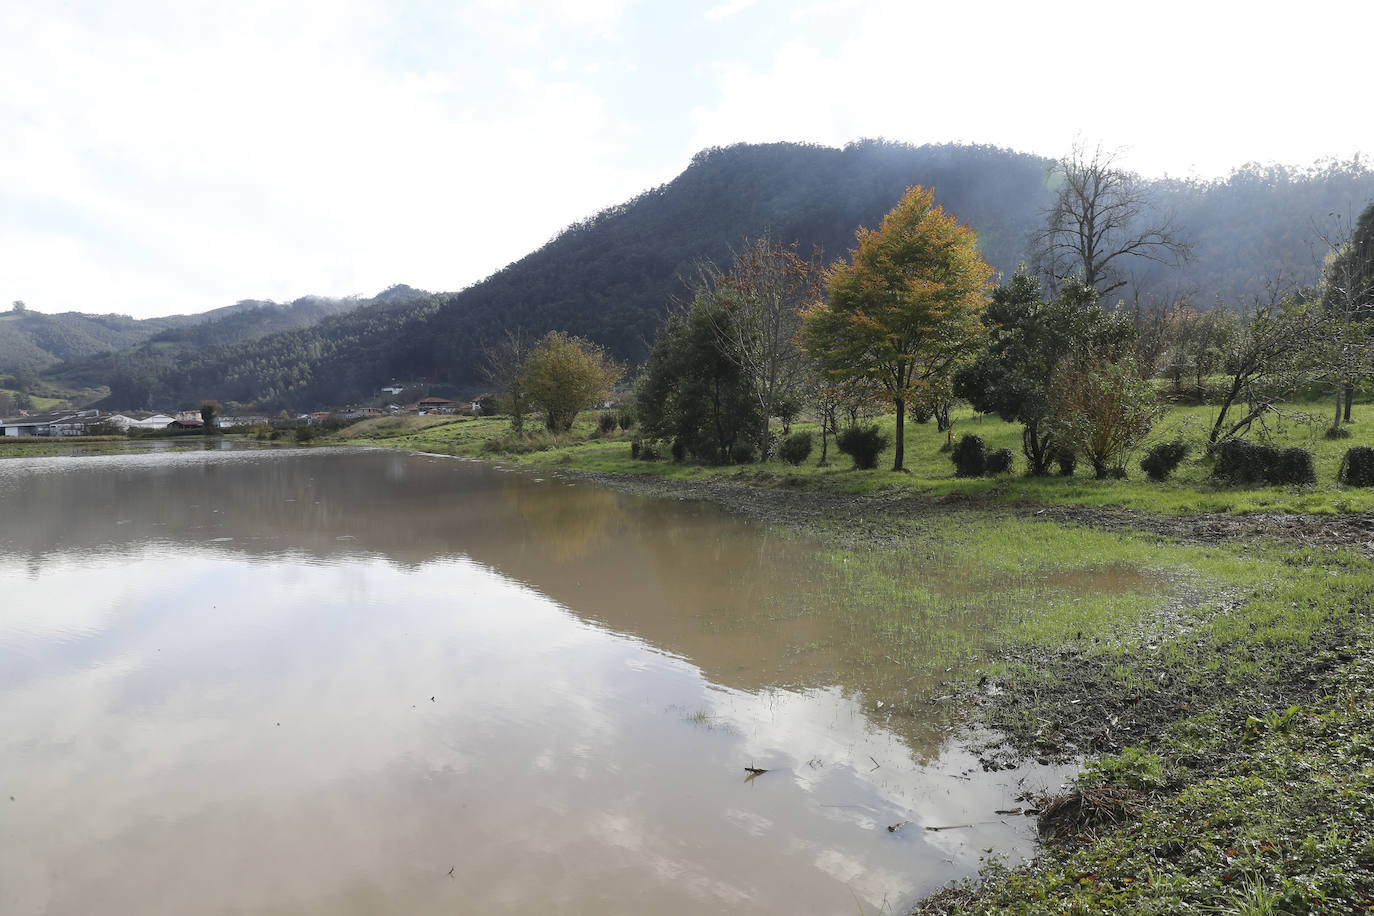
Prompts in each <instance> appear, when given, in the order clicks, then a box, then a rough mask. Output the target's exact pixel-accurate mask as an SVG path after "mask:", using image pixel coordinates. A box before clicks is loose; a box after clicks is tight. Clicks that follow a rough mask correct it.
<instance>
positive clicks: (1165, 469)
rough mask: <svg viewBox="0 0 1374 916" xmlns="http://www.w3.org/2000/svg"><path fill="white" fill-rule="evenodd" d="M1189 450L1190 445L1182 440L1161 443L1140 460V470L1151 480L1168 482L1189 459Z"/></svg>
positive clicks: (1151, 448) (1152, 447)
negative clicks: (1184, 460)
mask: <svg viewBox="0 0 1374 916" xmlns="http://www.w3.org/2000/svg"><path fill="white" fill-rule="evenodd" d="M1188 449H1189V446H1188V443H1187V442H1184V441H1183V440H1182V439H1175V440H1174V441H1173V442H1160V443H1159V444H1157V445H1153V446H1151V447H1150V450H1149V451H1147V452H1146V453H1145V457H1144V458H1141V459H1140V469H1141V470H1142V471H1144V472H1145V475H1146V476H1147V477H1149V478H1150V479H1151V480H1155V481H1160V480H1168V479H1169V475H1170V474H1172V473H1173V472H1174V471H1175V470H1176V469H1177V468H1178V466H1179V464H1181V463H1182V462H1183V459H1184V458H1187V457H1188Z"/></svg>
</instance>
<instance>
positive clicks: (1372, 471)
mask: <svg viewBox="0 0 1374 916" xmlns="http://www.w3.org/2000/svg"><path fill="white" fill-rule="evenodd" d="M1336 479H1337V480H1339V481H1340V482H1341V483H1343V484H1345V485H1346V486H1348V487H1374V448H1370V447H1369V446H1368V445H1357V446H1355V447H1354V448H1351V449H1346V452H1345V457H1344V458H1342V459H1341V469H1340V470H1339V471H1337V472H1336Z"/></svg>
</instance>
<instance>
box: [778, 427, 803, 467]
mask: <svg viewBox="0 0 1374 916" xmlns="http://www.w3.org/2000/svg"><path fill="white" fill-rule="evenodd" d="M810 456H811V433H810V432H802V433H793V434H792V435H790V436H788V437H787V438H786V439H784V440H782V445H780V446H778V457H779V458H781V459H782V460H783V461H786V462H787V463H788V464H790V465H793V466H796V465H799V464H801V463H802V462H803V461H805V460H806V459H807V458H809V457H810Z"/></svg>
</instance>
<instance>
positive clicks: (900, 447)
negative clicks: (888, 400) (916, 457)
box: [892, 398, 906, 471]
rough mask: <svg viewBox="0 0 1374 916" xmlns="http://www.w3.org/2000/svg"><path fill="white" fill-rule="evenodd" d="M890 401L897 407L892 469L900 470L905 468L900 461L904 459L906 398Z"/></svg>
mask: <svg viewBox="0 0 1374 916" xmlns="http://www.w3.org/2000/svg"><path fill="white" fill-rule="evenodd" d="M892 403H893V406H895V407H896V408H897V449H896V455H895V457H894V458H893V460H892V470H894V471H902V470H905V468H904V467H903V466H902V463H903V461H904V460H905V459H906V400H905V399H904V398H893V399H892Z"/></svg>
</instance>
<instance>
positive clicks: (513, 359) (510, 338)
mask: <svg viewBox="0 0 1374 916" xmlns="http://www.w3.org/2000/svg"><path fill="white" fill-rule="evenodd" d="M533 349H534V347H533V345H532V344H531V343H530V340H529V338H527V337H526V336H525V335H524V333H523V332H521V331H518V330H516V331H512V330H511V329H509V328H507V329H506V331H505V334H504V335H503V336H502V337H500V338H499V339H498V340H496V341H495V342H488V343H485V344H483V345H482V375H483V377H484V378H486V380H487V382H488V383H489V384H490V385H491V386H492V389H493V390H494V392H495V394H496V396H497V398H498V399H499V400H500V402H501V407H502V408H503V409H504V410H505V411H506V413H508V414H510V428H511V432H513V433H515V434H516V435H517V436H518V435H521V434H522V433H524V431H525V414H526V413H527V412H528V411H529V392H528V391H526V390H525V388H526V385H525V363H526V362H527V361H528V360H529V357H530V352H531V351H532V350H533Z"/></svg>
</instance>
